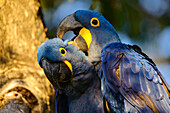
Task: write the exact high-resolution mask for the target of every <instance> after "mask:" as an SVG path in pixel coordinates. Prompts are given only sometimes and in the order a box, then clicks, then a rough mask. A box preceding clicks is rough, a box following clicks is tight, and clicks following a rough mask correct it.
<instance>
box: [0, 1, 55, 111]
mask: <svg viewBox="0 0 170 113" xmlns="http://www.w3.org/2000/svg"><path fill="white" fill-rule="evenodd" d="M39 7H40V4H39V2H38V1H37V0H0V113H30V112H31V113H34V112H36V113H37V112H38V113H43V112H45V113H48V112H51V113H54V90H53V88H52V86H51V85H50V83H49V81H48V80H47V79H46V77H45V75H44V72H43V71H42V69H41V68H40V67H39V65H38V62H37V57H36V54H37V49H38V46H39V45H40V44H41V43H42V42H44V41H45V40H46V39H45V37H46V35H45V30H44V26H43V23H42V20H41V18H40V17H39V16H38V14H39Z"/></svg>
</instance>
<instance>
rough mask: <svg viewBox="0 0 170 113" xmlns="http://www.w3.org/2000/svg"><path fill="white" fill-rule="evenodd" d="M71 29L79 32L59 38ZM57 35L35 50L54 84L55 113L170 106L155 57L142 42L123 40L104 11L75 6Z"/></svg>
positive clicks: (109, 112)
mask: <svg viewBox="0 0 170 113" xmlns="http://www.w3.org/2000/svg"><path fill="white" fill-rule="evenodd" d="M67 31H73V32H74V34H75V35H76V36H75V37H73V38H72V39H71V40H70V39H69V40H65V41H63V40H61V39H59V38H62V37H63V35H64V34H65V33H66V32H67ZM57 37H58V38H54V39H51V40H47V41H45V42H44V43H42V44H41V45H40V47H39V49H38V53H37V58H38V62H39V64H40V66H41V67H42V68H43V69H44V72H45V74H46V76H47V78H48V79H49V81H50V82H51V83H52V85H53V86H54V88H55V90H56V99H55V100H56V112H57V113H68V112H69V113H114V112H116V113H123V112H147V113H152V112H160V113H168V112H170V99H169V97H170V88H169V86H168V83H167V82H166V80H165V79H164V77H163V76H162V74H161V73H160V72H159V70H158V69H157V67H156V65H155V63H154V62H153V61H152V59H150V58H149V57H148V56H147V55H146V54H145V53H143V52H142V50H141V49H140V48H139V47H138V46H136V45H133V46H131V45H126V44H123V43H121V41H120V39H119V36H118V34H117V32H116V30H115V29H114V27H113V26H112V25H111V24H110V23H109V22H108V21H107V20H106V19H105V18H104V17H103V16H102V15H101V14H99V13H97V12H95V11H89V10H78V11H76V12H75V13H74V14H71V15H69V16H67V17H66V18H64V19H63V20H62V22H61V23H60V25H59V27H58V32H57Z"/></svg>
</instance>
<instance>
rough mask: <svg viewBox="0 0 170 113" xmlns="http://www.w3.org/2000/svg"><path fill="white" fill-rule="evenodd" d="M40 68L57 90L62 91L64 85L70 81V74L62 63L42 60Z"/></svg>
mask: <svg viewBox="0 0 170 113" xmlns="http://www.w3.org/2000/svg"><path fill="white" fill-rule="evenodd" d="M42 68H43V70H44V72H45V75H46V76H47V78H48V80H49V81H50V82H51V83H52V85H53V86H54V87H56V88H57V89H59V90H62V89H63V88H64V86H65V83H67V82H70V80H71V79H72V72H71V70H70V69H69V68H68V66H67V65H66V64H65V63H64V62H50V61H49V60H47V59H43V60H42Z"/></svg>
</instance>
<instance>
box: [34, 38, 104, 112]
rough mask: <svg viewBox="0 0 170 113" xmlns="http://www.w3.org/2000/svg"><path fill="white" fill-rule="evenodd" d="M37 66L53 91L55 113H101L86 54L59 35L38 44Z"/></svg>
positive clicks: (93, 72) (95, 81) (93, 73)
mask: <svg viewBox="0 0 170 113" xmlns="http://www.w3.org/2000/svg"><path fill="white" fill-rule="evenodd" d="M37 58H38V62H39V65H40V66H41V67H42V68H43V70H44V72H45V75H46V76H47V78H48V80H49V81H50V82H51V83H52V85H53V86H54V88H55V90H56V93H57V94H56V99H55V101H56V112H57V113H104V112H105V109H106V106H104V104H103V95H102V93H101V90H100V84H101V83H100V79H99V77H98V76H97V72H96V70H95V68H94V66H93V64H92V63H91V62H90V61H89V60H88V58H87V56H86V55H85V54H84V53H83V52H82V51H80V50H78V48H77V47H76V46H74V45H71V44H69V45H68V44H67V42H63V41H62V40H61V39H59V38H54V39H50V40H47V41H45V42H44V43H42V44H41V45H40V46H39V48H38V52H37Z"/></svg>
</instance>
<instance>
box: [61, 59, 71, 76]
mask: <svg viewBox="0 0 170 113" xmlns="http://www.w3.org/2000/svg"><path fill="white" fill-rule="evenodd" d="M63 62H64V63H65V64H66V65H67V66H68V68H69V69H70V71H71V73H73V68H72V65H71V63H70V62H69V61H67V60H63Z"/></svg>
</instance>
